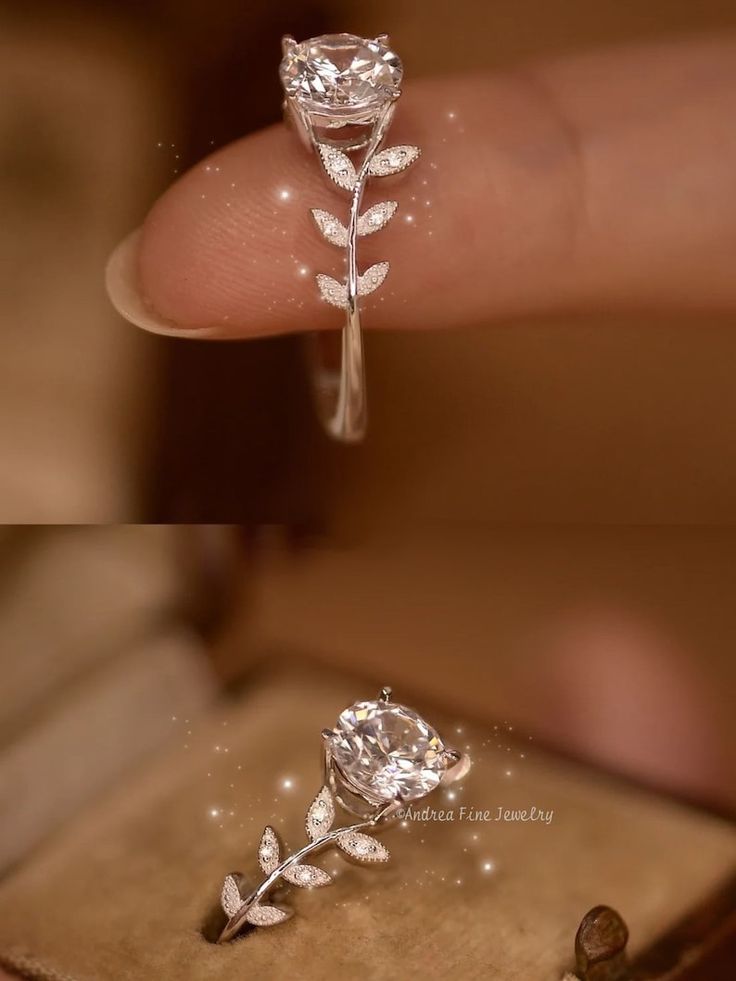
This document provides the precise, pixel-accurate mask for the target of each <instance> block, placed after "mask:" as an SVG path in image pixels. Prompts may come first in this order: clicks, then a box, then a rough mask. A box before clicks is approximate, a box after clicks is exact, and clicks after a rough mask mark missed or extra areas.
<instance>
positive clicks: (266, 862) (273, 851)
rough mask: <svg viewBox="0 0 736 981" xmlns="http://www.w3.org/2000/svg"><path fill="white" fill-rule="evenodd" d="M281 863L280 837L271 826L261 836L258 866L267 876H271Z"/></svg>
mask: <svg viewBox="0 0 736 981" xmlns="http://www.w3.org/2000/svg"><path fill="white" fill-rule="evenodd" d="M280 861H281V845H280V843H279V836H278V835H277V834H276V832H275V831H274V830H273V828H272V827H271V826H270V825H267V826H266V828H265V829H264V831H263V834H262V835H261V841H260V844H259V845H258V864H259V865H260V866H261V868H262V869H263V871H264V872H265V873H266V875H269V874H270V873H271V872H273V870H274V869H275V868H276V867H277V866H278V864H279V862H280Z"/></svg>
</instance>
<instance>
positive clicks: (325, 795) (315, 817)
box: [306, 284, 339, 841]
mask: <svg viewBox="0 0 736 981" xmlns="http://www.w3.org/2000/svg"><path fill="white" fill-rule="evenodd" d="M338 285H339V284H338ZM334 822H335V802H334V801H333V799H332V794H331V793H330V790H329V787H322V789H321V790H320V792H319V793H318V794H317V796H316V797H315V798H314V800H313V801H312V803H311V804H310V805H309V810H308V811H307V819H306V829H307V835H308V837H309V840H310V841H314V840H315V839H316V838H319V837H320V836H321V835H323V834H326V833H327V832H328V831H329V830H330V828H331V827H332V825H333V824H334Z"/></svg>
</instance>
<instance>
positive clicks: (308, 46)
mask: <svg viewBox="0 0 736 981" xmlns="http://www.w3.org/2000/svg"><path fill="white" fill-rule="evenodd" d="M280 71H281V81H282V83H283V86H284V90H285V92H286V94H287V95H289V96H293V97H295V98H296V99H298V100H299V102H300V103H301V104H302V105H303V106H304V107H305V108H307V109H311V110H313V111H315V112H318V113H319V112H323V113H324V112H326V111H330V110H335V109H338V110H345V111H354V110H367V109H376V108H378V107H379V106H380V105H382V104H383V103H384V102H385V101H386V100H387V99H391V98H394V97H395V96H396V95H397V94H398V91H399V85H400V84H401V76H402V74H403V69H402V66H401V61H400V60H399V58H398V56H397V55H396V54H394V52H393V51H391V49H390V48H389V47H388V46H387V45H386V44H385V43H384V42H383V41H382V40H375V41H370V40H366V39H365V38H362V37H356V36H355V35H354V34H324V35H322V36H321V37H314V38H310V40H308V41H302V42H301V44H295V45H294V46H293V47H292V48H291V49H290V50H289V51H287V52H286V54H285V55H284V58H283V60H282V62H281V68H280Z"/></svg>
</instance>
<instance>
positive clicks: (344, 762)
mask: <svg viewBox="0 0 736 981" xmlns="http://www.w3.org/2000/svg"><path fill="white" fill-rule="evenodd" d="M444 749H445V748H444V746H443V744H442V740H441V739H440V737H439V736H438V735H437V733H436V732H435V730H434V729H433V728H432V727H431V726H430V725H428V724H427V723H426V722H425V721H424V719H422V718H421V717H420V716H419V715H417V714H416V712H413V711H412V710H411V709H409V708H406V707H405V706H404V705H396V704H394V703H393V702H383V701H374V702H356V703H355V705H351V706H350V708H346V709H345V711H344V712H343V713H342V714H341V715H340V718H339V719H338V720H337V725H336V726H335V735H334V738H333V743H332V751H333V754H334V758H335V761H336V763H337V765H338V766H339V767H340V769H341V771H342V773H343V774H344V776H345V777H346V778H347V779H348V780H349V781H350V782H351V783H352V784H353V785H354V786H355V787H356V788H358V789H359V790H361V791H363V792H364V793H366V794H368V795H369V796H372V797H376V798H378V799H380V800H385V801H388V800H393V799H394V798H396V797H397V796H400V797H401V798H402V800H415V799H416V798H418V797H424V795H425V794H428V793H429V792H430V791H431V790H434V788H435V787H436V786H437V785H438V784H439V782H440V779H441V778H442V775H443V773H444V772H445V768H446V761H445V757H444V755H443V754H444Z"/></svg>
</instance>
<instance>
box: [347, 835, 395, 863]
mask: <svg viewBox="0 0 736 981" xmlns="http://www.w3.org/2000/svg"><path fill="white" fill-rule="evenodd" d="M337 844H338V845H339V846H340V848H342V850H343V851H344V852H345V853H346V854H347V855H350V857H351V858H355V859H357V860H358V861H359V862H388V860H389V858H390V857H391V855H390V853H389V850H388V848H385V847H384V846H383V845H382V844H381V843H380V841H376V839H375V838H371V836H370V835H364V834H361V833H360V832H359V831H349V832H347V833H346V834H344V835H340V836H339V837H338V839H337Z"/></svg>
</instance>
